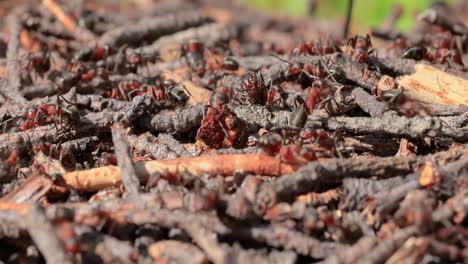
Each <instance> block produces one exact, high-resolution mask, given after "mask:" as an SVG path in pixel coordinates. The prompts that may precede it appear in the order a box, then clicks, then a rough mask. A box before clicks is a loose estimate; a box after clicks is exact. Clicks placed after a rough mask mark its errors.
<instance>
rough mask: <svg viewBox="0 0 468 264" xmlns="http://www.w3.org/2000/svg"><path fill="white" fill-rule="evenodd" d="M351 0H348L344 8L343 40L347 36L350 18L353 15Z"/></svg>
mask: <svg viewBox="0 0 468 264" xmlns="http://www.w3.org/2000/svg"><path fill="white" fill-rule="evenodd" d="M353 2H354V1H353V0H348V6H347V8H346V20H345V23H344V26H343V39H346V38H347V37H348V34H349V27H350V25H351V18H352V15H353Z"/></svg>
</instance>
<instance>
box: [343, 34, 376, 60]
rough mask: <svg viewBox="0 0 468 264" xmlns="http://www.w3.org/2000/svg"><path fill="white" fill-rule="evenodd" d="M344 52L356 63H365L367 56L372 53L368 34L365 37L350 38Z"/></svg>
mask: <svg viewBox="0 0 468 264" xmlns="http://www.w3.org/2000/svg"><path fill="white" fill-rule="evenodd" d="M346 50H347V52H348V53H349V55H350V56H351V57H352V58H354V59H355V60H356V61H357V62H358V63H363V62H365V61H366V60H367V59H368V57H369V55H370V54H371V53H373V52H374V49H372V42H371V39H370V36H369V34H367V35H366V37H363V36H355V37H353V38H350V39H349V40H348V44H347V49H346Z"/></svg>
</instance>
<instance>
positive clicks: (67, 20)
mask: <svg viewBox="0 0 468 264" xmlns="http://www.w3.org/2000/svg"><path fill="white" fill-rule="evenodd" d="M42 4H43V5H44V6H45V7H47V9H49V10H50V12H51V13H52V14H53V15H54V16H56V17H57V20H58V21H60V23H62V25H63V26H64V27H65V28H66V29H67V30H68V31H69V32H72V33H73V35H74V36H75V37H76V38H77V39H78V40H81V41H83V42H86V41H88V42H92V43H88V44H89V46H92V45H93V44H94V42H95V41H96V39H95V36H94V34H93V33H92V32H90V31H89V30H87V29H84V28H80V27H79V26H78V25H77V23H76V21H75V20H74V19H73V18H71V17H70V16H69V15H67V14H66V13H65V12H64V11H63V9H62V8H61V7H60V6H59V5H58V4H57V3H56V2H55V0H43V1H42Z"/></svg>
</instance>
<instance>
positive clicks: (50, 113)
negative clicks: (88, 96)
mask: <svg viewBox="0 0 468 264" xmlns="http://www.w3.org/2000/svg"><path fill="white" fill-rule="evenodd" d="M60 98H62V99H63V100H64V101H66V102H67V103H68V105H67V106H65V107H62V106H60V103H61V100H60ZM57 118H60V121H61V122H63V119H64V118H66V119H68V120H69V121H79V118H80V116H79V112H78V109H77V108H76V106H75V105H74V104H73V103H70V102H69V101H68V100H66V99H65V98H64V97H63V96H61V95H57V104H56V105H53V104H42V105H40V106H38V107H36V108H34V109H33V110H32V111H30V112H28V113H27V114H26V116H25V121H24V122H23V124H21V126H20V129H21V131H26V130H29V129H32V128H34V127H37V126H43V125H46V124H50V123H52V122H54V121H55V120H56V119H57ZM54 123H55V122H54Z"/></svg>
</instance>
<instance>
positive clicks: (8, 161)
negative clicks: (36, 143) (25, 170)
mask: <svg viewBox="0 0 468 264" xmlns="http://www.w3.org/2000/svg"><path fill="white" fill-rule="evenodd" d="M19 154H20V153H19V151H18V150H16V149H15V150H13V151H12V152H11V153H10V156H9V157H8V159H6V161H5V163H6V164H7V165H8V166H10V167H13V166H15V165H16V162H17V161H18V157H19Z"/></svg>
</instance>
